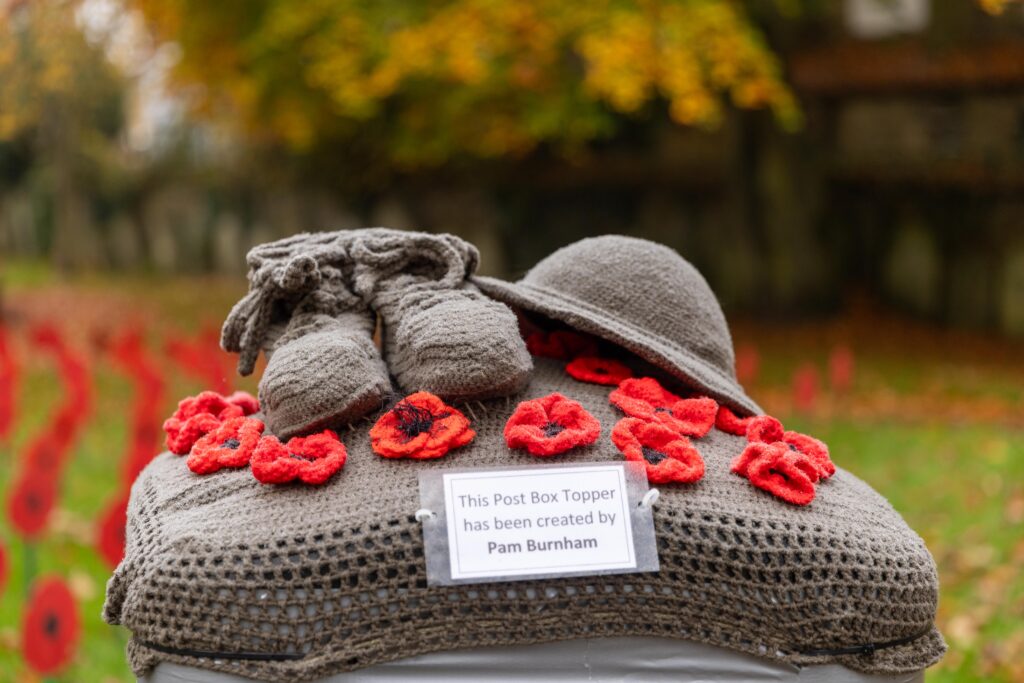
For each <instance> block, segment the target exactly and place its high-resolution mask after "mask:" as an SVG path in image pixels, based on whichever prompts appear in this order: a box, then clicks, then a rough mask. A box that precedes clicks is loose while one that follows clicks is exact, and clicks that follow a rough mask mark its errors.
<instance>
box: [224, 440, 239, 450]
mask: <svg viewBox="0 0 1024 683" xmlns="http://www.w3.org/2000/svg"><path fill="white" fill-rule="evenodd" d="M241 445H242V442H241V441H239V440H238V439H228V440H227V441H225V442H224V443H222V444H221V445H220V447H221V448H230V449H231V450H236V449H237V448H238V447H239V446H241Z"/></svg>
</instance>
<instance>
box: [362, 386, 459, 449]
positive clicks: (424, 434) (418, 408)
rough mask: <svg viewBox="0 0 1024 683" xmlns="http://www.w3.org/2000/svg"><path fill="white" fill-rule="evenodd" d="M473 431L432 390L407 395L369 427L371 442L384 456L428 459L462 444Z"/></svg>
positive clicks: (453, 409)
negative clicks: (430, 392) (431, 392)
mask: <svg viewBox="0 0 1024 683" xmlns="http://www.w3.org/2000/svg"><path fill="white" fill-rule="evenodd" d="M474 436H476V433H475V432H474V431H473V430H472V429H470V428H469V420H467V419H466V416H465V415H463V414H462V413H461V412H459V411H458V410H456V409H455V408H452V407H451V406H449V405H445V403H444V401H442V400H441V399H439V398H438V397H437V396H434V395H433V394H429V393H427V392H425V391H419V392H416V393H415V394H412V395H411V396H406V397H405V398H403V399H402V400H401V401H399V402H398V403H396V404H395V406H394V407H393V408H392V409H391V410H389V411H388V412H386V413H384V415H382V416H381V418H380V419H379V420H377V423H376V424H374V425H373V428H372V429H371V430H370V444H371V445H372V446H373V450H374V452H375V453H377V455H380V456H382V457H385V458H412V459H414V460H429V459H431V458H440V457H441V456H443V455H445V454H446V453H447V452H448V451H450V450H451V449H453V448H458V447H459V446H465V445H466V444H468V443H469V442H470V441H472V440H473V437H474Z"/></svg>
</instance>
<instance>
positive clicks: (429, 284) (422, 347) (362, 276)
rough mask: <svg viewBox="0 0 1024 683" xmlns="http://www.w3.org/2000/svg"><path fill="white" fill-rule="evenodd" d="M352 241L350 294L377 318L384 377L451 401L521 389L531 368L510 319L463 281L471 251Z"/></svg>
mask: <svg viewBox="0 0 1024 683" xmlns="http://www.w3.org/2000/svg"><path fill="white" fill-rule="evenodd" d="M339 234H344V233H339ZM350 235H351V236H352V244H351V247H350V253H351V255H352V262H353V268H354V279H353V289H354V291H356V292H357V293H358V294H359V295H360V296H361V297H362V298H363V300H364V301H366V302H367V303H368V304H369V305H370V307H372V308H373V310H374V311H376V312H377V315H378V316H380V320H381V332H382V336H383V341H384V355H385V357H386V358H387V363H388V369H389V370H390V371H391V374H392V375H394V377H395V380H396V381H397V382H398V384H399V386H400V387H401V388H402V389H403V390H404V391H407V392H415V391H426V392H430V393H433V394H436V395H438V396H440V397H442V398H444V399H445V400H452V401H455V400H467V399H480V398H488V397H492V396H506V395H509V394H513V393H515V392H517V391H519V390H520V389H522V388H523V386H524V385H525V384H526V382H527V381H528V379H529V372H530V369H531V367H532V362H531V360H530V355H529V353H527V351H526V346H525V345H524V343H523V340H522V338H521V337H520V336H519V324H518V321H517V320H516V316H515V314H513V313H512V311H511V310H509V308H508V307H507V306H505V305H504V304H501V303H498V302H497V301H492V300H491V299H488V298H487V297H486V296H484V295H483V294H481V293H480V292H479V291H478V290H477V288H476V287H475V286H473V285H472V284H470V283H469V282H468V280H467V278H468V276H469V275H471V274H472V273H473V272H474V271H476V268H477V264H478V262H479V258H480V255H479V253H478V252H477V250H476V247H474V246H473V245H471V244H469V243H468V242H466V241H465V240H462V239H460V238H458V237H455V236H454V235H447V234H442V235H431V234H427V233H419V232H402V231H398V230H387V229H384V228H374V229H370V230H359V231H352V232H351V233H350Z"/></svg>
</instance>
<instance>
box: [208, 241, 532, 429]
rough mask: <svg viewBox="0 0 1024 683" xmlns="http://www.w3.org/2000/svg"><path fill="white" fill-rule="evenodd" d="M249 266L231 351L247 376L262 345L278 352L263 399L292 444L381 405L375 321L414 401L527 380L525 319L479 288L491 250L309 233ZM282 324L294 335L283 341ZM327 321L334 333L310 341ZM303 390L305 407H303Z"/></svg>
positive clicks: (232, 318) (514, 386)
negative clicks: (476, 281)
mask: <svg viewBox="0 0 1024 683" xmlns="http://www.w3.org/2000/svg"><path fill="white" fill-rule="evenodd" d="M247 261H248V263H249V268H250V271H249V287H250V290H249V293H248V294H247V295H246V296H245V298H243V299H242V300H241V301H239V302H238V303H237V304H236V305H235V307H234V308H233V309H232V311H231V313H230V314H229V315H228V318H227V320H226V321H225V323H224V328H223V331H222V334H221V344H222V346H223V347H224V348H225V349H226V350H228V351H236V352H238V353H239V354H240V355H239V371H240V372H241V373H242V374H248V373H249V372H251V371H252V369H253V366H254V364H255V360H256V357H257V355H258V353H259V351H260V350H261V349H266V348H267V347H270V348H271V349H272V350H273V353H272V354H270V357H271V360H270V364H269V366H268V368H267V372H266V375H265V377H264V379H263V382H262V383H261V391H260V394H261V396H260V398H261V401H263V402H265V404H266V405H265V408H266V409H267V414H268V420H269V422H270V425H269V426H271V428H273V429H275V430H278V431H280V432H281V434H282V435H283V436H288V435H291V434H293V433H297V432H300V431H311V430H312V429H313V427H314V426H316V427H322V426H332V424H341V423H343V422H345V421H347V419H348V418H351V417H356V418H358V417H361V416H362V415H363V414H365V413H366V412H367V411H366V410H365V408H366V406H372V405H373V404H374V401H375V399H376V403H378V404H379V403H380V400H379V399H380V398H381V395H382V394H383V392H382V391H381V388H382V385H384V384H385V383H386V375H385V376H384V378H383V380H382V379H381V375H382V373H383V372H384V369H383V365H382V364H380V363H379V362H377V361H376V354H375V351H374V349H373V347H372V345H370V344H369V341H370V332H372V328H373V321H374V318H373V316H374V313H376V314H377V315H379V316H380V318H381V322H382V330H383V336H384V355H385V356H386V359H387V369H388V370H390V372H391V374H392V375H394V377H395V380H396V381H397V383H398V384H399V386H400V387H401V388H402V389H404V390H405V391H407V392H409V393H412V392H414V391H429V392H432V393H435V394H437V395H439V396H442V397H444V398H449V399H452V400H466V399H474V398H487V397H493V396H504V395H507V394H510V393H514V392H516V391H519V390H520V389H522V387H523V386H525V384H526V381H527V378H528V375H529V372H530V369H531V367H532V365H531V361H530V356H529V354H528V353H527V351H526V347H525V345H524V344H523V341H522V339H520V337H519V334H518V323H517V321H516V318H515V315H514V314H513V313H512V311H511V310H509V308H508V307H507V306H505V305H504V304H502V303H499V302H497V301H493V300H491V299H488V298H487V297H485V296H484V295H482V294H481V293H480V292H479V291H478V290H477V289H476V287H474V286H473V285H472V284H470V283H469V282H468V281H467V278H468V277H469V276H470V275H471V274H472V273H473V272H475V270H476V267H477V264H478V262H479V253H478V252H477V250H476V247H474V246H473V245H471V244H469V243H468V242H466V241H464V240H462V239H460V238H458V237H455V236H454V235H447V234H440V235H435V234H428V233H421V232H406V231H400V230H389V229H386V228H367V229H362V230H342V231H338V232H326V233H312V234H302V235H295V236H293V237H288V238H285V239H282V240H278V241H276V242H271V243H268V244H263V245H260V246H258V247H255V248H254V249H252V250H251V251H250V252H249V254H248V256H247ZM341 314H348V315H347V317H346V318H344V319H342V318H339V321H338V322H337V323H333V324H332V323H330V322H329V321H328V320H326V318H324V315H329V316H334V317H338V316H339V315H341ZM360 316H363V317H362V318H360ZM296 317H298V318H299V320H297V321H295V320H294V319H295V318H296ZM289 321H292V323H290V322H289ZM282 325H291V328H290V331H288V330H286V331H285V336H284V337H282V338H281V339H280V340H274V339H273V337H275V336H276V335H278V334H280V333H281V326H282ZM324 325H329V326H330V327H331V329H332V332H331V333H330V334H322V335H320V337H319V338H318V339H314V340H310V339H303V338H302V337H303V333H312V332H318V333H319V332H323V331H324ZM344 338H348V339H347V340H344ZM285 341H288V342H290V345H289V346H290V347H292V348H284V344H283V342H285ZM282 354H283V356H284V358H283V359H282V361H280V362H281V363H282V364H283V367H280V368H279V367H278V366H277V363H276V362H275V359H276V358H277V357H278V356H279V355H282ZM328 379H330V381H327V380H328ZM303 392H308V393H309V397H308V399H307V400H306V402H305V403H303V402H301V401H298V400H297V397H298V396H299V395H300V394H301V393H303ZM264 399H265V401H264ZM306 410H308V413H306V419H305V420H304V419H303V418H302V415H303V412H304V411H306ZM360 411H361V412H360ZM332 414H333V415H334V419H333V421H332V419H331V415H332ZM341 418H343V419H341Z"/></svg>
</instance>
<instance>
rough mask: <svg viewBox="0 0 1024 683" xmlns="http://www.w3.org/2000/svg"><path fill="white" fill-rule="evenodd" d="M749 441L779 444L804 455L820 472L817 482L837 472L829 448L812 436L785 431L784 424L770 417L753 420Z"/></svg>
mask: <svg viewBox="0 0 1024 683" xmlns="http://www.w3.org/2000/svg"><path fill="white" fill-rule="evenodd" d="M747 440H749V441H759V442H762V443H769V444H770V443H779V444H781V445H782V447H784V448H786V449H788V450H790V451H794V452H796V453H798V454H800V455H803V456H804V457H805V458H806V459H808V460H809V461H810V462H812V463H813V464H814V467H815V468H816V469H817V471H818V477H815V479H814V480H815V481H817V480H818V478H821V479H828V478H829V477H831V476H832V475H833V474H834V473H835V471H836V466H835V464H834V463H833V462H832V459H831V457H830V456H829V453H828V446H826V445H825V444H824V443H822V442H821V441H819V440H817V439H815V438H814V437H812V436H807V435H806V434H801V433H799V432H792V431H785V430H783V428H782V423H781V422H779V421H778V420H777V419H775V418H774V417H771V416H770V415H761V416H758V417H756V418H752V419H751V421H750V424H749V425H748V426H747Z"/></svg>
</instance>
